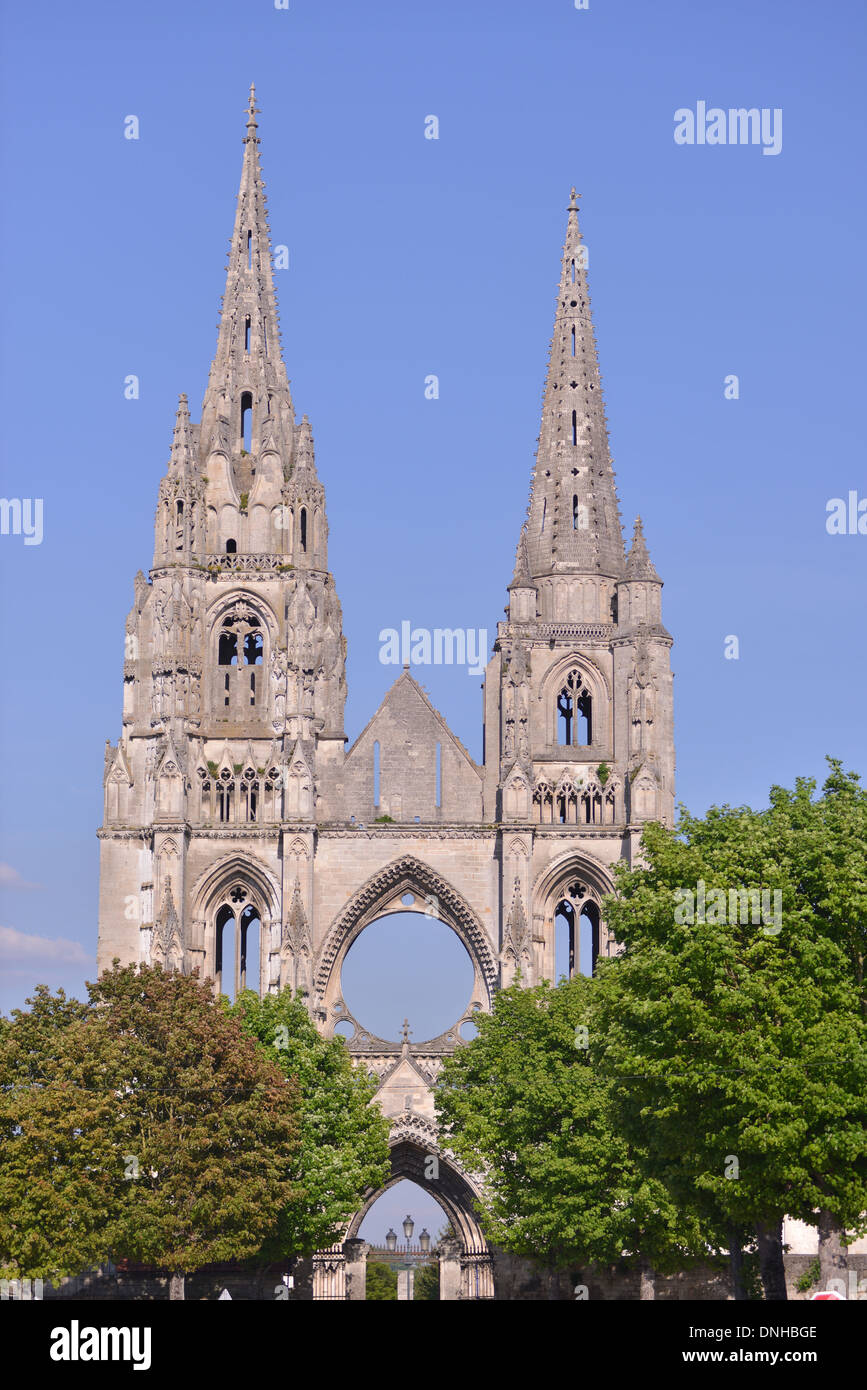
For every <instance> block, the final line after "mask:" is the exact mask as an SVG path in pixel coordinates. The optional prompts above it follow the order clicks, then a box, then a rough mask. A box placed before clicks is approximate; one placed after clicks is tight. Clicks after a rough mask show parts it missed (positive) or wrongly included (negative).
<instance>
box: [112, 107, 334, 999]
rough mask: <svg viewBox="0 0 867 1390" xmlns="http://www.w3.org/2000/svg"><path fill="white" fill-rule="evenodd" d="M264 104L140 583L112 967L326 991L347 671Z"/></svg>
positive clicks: (129, 640)
mask: <svg viewBox="0 0 867 1390" xmlns="http://www.w3.org/2000/svg"><path fill="white" fill-rule="evenodd" d="M256 110H257V108H256V106H255V93H254V90H253V89H252V88H251V92H250V102H249V108H248V113H247V131H246V135H245V137H244V161H243V168H242V172H241V187H240V191H239V193H238V203H237V211H236V214H235V227H234V231H233V234H232V241H231V245H230V248H229V264H228V273H227V278H226V291H225V295H224V298H223V306H222V314H221V321H220V328H219V337H218V340H217V351H216V354H215V357H214V361H213V364H212V366H211V371H210V376H209V379H208V386H207V390H206V392H205V398H204V402H203V405H202V420H201V424H200V425H194V424H193V423H192V422H191V420H190V414H189V410H188V408H187V400H186V397H185V396H181V398H180V404H179V406H178V413H177V420H176V423H175V430H174V438H173V441H172V449H171V456H170V458H169V463H168V469H167V472H166V476H165V477H164V478H163V480H162V482H161V483H160V488H159V500H158V503H157V513H156V539H155V545H154V562H153V569H152V571H151V582H150V583H148V582H147V581H146V580H145V578H144V576H143V575H142V574H141V573H140V572H139V574H138V575H137V576H136V580H135V601H134V603H133V607H132V610H131V612H130V614H129V617H128V619H127V625H126V649H125V661H124V706H123V733H122V736H121V739H120V741H119V743H118V745H117V747H112V746H111V745H109V746H108V747H107V749H106V776H105V823H104V827H103V830H102V831H101V832H100V834H101V836H102V857H101V893H100V922H99V965H100V968H102V967H104V966H105V965H106V964H108V963H109V962H110V960H111V958H112V956H114V955H120V956H121V958H122V959H142V960H148V961H152V962H156V961H162V962H164V963H167V964H173V965H177V966H183V967H184V968H186V969H188V970H191V969H193V968H195V967H196V966H198V967H200V970H201V973H202V975H210V974H213V975H214V976H215V977H216V978H217V980H218V981H219V982H220V983H221V984H222V985H223V986H224V987H228V986H229V985H230V983H231V980H232V977H233V979H234V986H235V987H236V988H237V987H239V986H241V985H242V984H246V985H247V986H248V987H251V988H256V989H259V990H262V991H267V990H269V989H275V988H279V987H280V986H282V985H284V984H286V983H289V984H290V985H292V986H295V987H305V988H309V986H310V982H311V980H310V972H311V966H312V939H311V935H310V912H311V906H310V905H311V898H312V866H313V834H314V820H315V813H314V807H317V806H318V810H319V814H320V815H321V814H323V813H324V812H326V811H327V810H328V808H329V797H330V795H331V794H332V793H333V794H335V795H336V794H338V792H339V785H340V768H341V764H342V761H343V746H344V733H343V710H344V704H345V699H346V682H345V675H344V657H345V641H344V638H343V632H342V625H341V611H340V603H339V601H338V598H337V593H336V591H335V587H334V580H333V577H332V576H331V574H330V573H329V571H328V555H327V542H328V526H327V521H326V516H325V492H324V489H323V487H322V484H321V483H320V481H319V479H318V477H317V474H316V465H315V462H314V455H313V437H312V434H311V430H310V425H309V423H308V421H307V419H306V417H305V418H303V419H302V420H301V422H300V423H298V422H296V419H295V412H294V409H293V405H292V396H291V392H290V389H289V381H288V378H287V375H286V368H285V366H284V363H283V358H282V355H281V347H280V334H279V327H278V322H277V303H276V296H275V293H274V284H273V277H272V268H271V247H270V238H269V231H268V220H267V216H266V211H265V194H264V191H263V190H264V184H263V182H262V176H261V172H260V168H259V140H258V136H257V124H256ZM317 783H319V784H320V785H319V787H318V789H317ZM287 823H290V824H292V826H293V830H292V833H291V835H284V834H282V833H281V828H280V827H281V826H284V825H286V824H287ZM227 924H231V925H232V927H233V931H232V932H231V936H232V940H233V949H232V950H231V952H229V951H228V950H227V951H226V953H225V954H226V956H227V957H228V956H229V955H230V954H231V956H232V958H231V959H228V958H225V959H224V951H223V938H224V935H225V931H224V929H225V927H226V926H227ZM135 937H138V940H137V941H136V940H135ZM254 939H255V943H256V946H257V948H258V949H257V950H256V951H255V952H254V951H253V949H252V947H253V942H254ZM256 955H258V966H257V971H258V973H257V974H256V975H255V977H254V976H253V975H251V973H250V971H249V970H248V961H249V960H250V959H251V958H252V957H254V956H256ZM227 972H229V973H228V974H227Z"/></svg>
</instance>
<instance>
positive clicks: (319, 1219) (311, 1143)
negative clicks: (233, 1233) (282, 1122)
mask: <svg viewBox="0 0 867 1390" xmlns="http://www.w3.org/2000/svg"><path fill="white" fill-rule="evenodd" d="M228 1012H229V1015H230V1016H231V1017H233V1018H236V1019H237V1020H238V1021H239V1022H240V1023H241V1024H242V1026H243V1027H244V1029H245V1030H246V1032H247V1033H248V1034H249V1035H250V1036H251V1037H253V1038H255V1040H256V1042H257V1043H258V1045H259V1047H260V1048H261V1049H263V1051H264V1052H265V1054H266V1055H267V1056H268V1058H269V1059H270V1060H271V1061H273V1062H274V1063H276V1064H277V1065H278V1066H279V1067H280V1068H281V1070H282V1072H283V1074H284V1075H285V1076H287V1077H292V1078H294V1079H295V1080H296V1081H297V1083H298V1088H299V1095H300V1115H299V1118H300V1145H299V1148H298V1151H297V1154H296V1155H295V1157H294V1159H293V1163H292V1170H291V1171H292V1176H293V1178H294V1180H295V1184H296V1187H297V1195H296V1197H295V1198H294V1199H293V1200H292V1201H291V1202H289V1203H287V1204H286V1206H285V1207H284V1208H283V1210H282V1211H281V1212H280V1213H279V1217H278V1221H277V1225H276V1227H275V1230H274V1232H273V1233H272V1235H271V1236H270V1237H269V1240H268V1241H267V1243H266V1245H265V1247H264V1249H263V1256H264V1257H266V1258H269V1259H275V1258H278V1257H279V1256H283V1255H290V1256H299V1255H307V1254H310V1253H311V1252H312V1251H313V1250H318V1249H322V1248H323V1247H325V1246H328V1245H330V1244H332V1242H333V1241H334V1240H336V1239H337V1238H338V1237H339V1235H340V1233H341V1231H342V1229H343V1227H344V1226H345V1225H346V1222H347V1221H348V1220H349V1218H350V1217H351V1216H352V1214H353V1212H355V1211H357V1210H358V1208H359V1207H360V1206H361V1205H362V1202H363V1199H364V1197H365V1196H366V1195H367V1194H368V1193H369V1192H370V1191H371V1190H373V1189H376V1188H380V1187H382V1186H383V1185H384V1184H385V1183H386V1182H387V1181H388V1178H389V1176H390V1173H391V1167H390V1162H389V1148H388V1136H389V1122H388V1120H387V1119H386V1118H385V1116H384V1115H383V1114H382V1112H381V1110H380V1109H379V1106H378V1105H376V1104H375V1103H373V1097H374V1095H375V1094H376V1090H377V1085H376V1083H375V1082H372V1081H371V1080H370V1079H369V1078H368V1076H367V1075H366V1073H365V1072H364V1070H363V1068H360V1067H354V1066H353V1065H352V1059H351V1057H350V1055H349V1052H348V1051H347V1049H346V1044H345V1043H344V1042H343V1039H342V1038H330V1039H325V1038H322V1037H321V1036H320V1035H319V1033H318V1032H317V1031H316V1028H315V1027H314V1025H313V1023H312V1021H311V1019H310V1015H309V1014H308V1012H307V1009H306V1008H305V1006H304V1004H303V1002H302V1000H301V999H300V998H299V997H297V996H296V997H295V998H293V997H292V993H291V991H290V990H283V991H282V992H281V993H280V994H268V995H266V996H265V997H264V998H263V999H260V998H259V997H258V995H256V994H254V993H252V992H251V991H246V992H245V993H243V994H241V995H240V996H239V998H238V1001H237V1003H236V1004H234V1005H232V1006H230V1007H229V1009H228Z"/></svg>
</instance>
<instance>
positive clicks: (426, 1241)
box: [418, 1230, 430, 1254]
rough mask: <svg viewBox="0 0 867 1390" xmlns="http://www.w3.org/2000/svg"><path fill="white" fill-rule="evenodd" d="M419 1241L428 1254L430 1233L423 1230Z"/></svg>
mask: <svg viewBox="0 0 867 1390" xmlns="http://www.w3.org/2000/svg"><path fill="white" fill-rule="evenodd" d="M418 1243H419V1245H420V1246H421V1248H422V1250H423V1251H424V1252H425V1254H427V1252H428V1250H430V1233H429V1232H428V1231H427V1230H424V1231H422V1233H421V1235H420V1236H419V1238H418Z"/></svg>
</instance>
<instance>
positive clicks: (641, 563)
mask: <svg viewBox="0 0 867 1390" xmlns="http://www.w3.org/2000/svg"><path fill="white" fill-rule="evenodd" d="M626 578H627V579H649V580H652V582H653V583H655V584H661V583H662V581H661V579H660V577H659V575H658V574H657V572H656V569H655V567H654V564H653V561H652V560H651V558H650V551H649V550H648V549H647V541H646V540H645V539H644V526H643V525H642V521H641V517H640V516H637V517H636V518H635V531H634V533H633V536H632V548H631V549H630V551H629V556H628V558H627V561H626Z"/></svg>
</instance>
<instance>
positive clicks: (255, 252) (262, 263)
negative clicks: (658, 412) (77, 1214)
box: [98, 93, 674, 1297]
mask: <svg viewBox="0 0 867 1390" xmlns="http://www.w3.org/2000/svg"><path fill="white" fill-rule="evenodd" d="M515 530H516V534H517V535H518V541H517V555H516V562H515V569H514V574H513V576H512V578H511V582H510V583H509V584H508V592H509V600H508V608H507V610H506V613H507V616H506V619H505V621H502V622H500V623H499V624H498V627H497V637H496V641H495V643H494V649H493V653H492V655H491V658H490V661H489V663H488V666H487V671H486V676H485V695H484V743H483V747H484V754H483V762H482V763H481V764H478V763H476V762H474V760H473V759H472V758H471V757H470V755H469V753H468V752H467V750H466V749H465V748H464V746H463V745H462V743H461V742H460V740H459V739H458V738H457V736H456V735H455V734H454V733H452V731H451V730H450V729H449V727H448V725H447V723H446V721H445V719H444V718H443V716H442V715H441V714H440V713H439V711H437V710H436V709H435V708H434V707H433V706H432V704H431V702H430V700H429V699H428V697H427V695H426V693H425V691H424V690H423V689H422V687H421V686H420V685H419V684H418V683H417V681H416V680H415V678H414V676H413V674H412V672H411V670H410V669H407V668H404V670H403V671H402V673H401V674H400V676H399V677H398V679H397V680H396V681H395V683H394V685H393V686H392V687H391V689H390V690H389V691H388V692H387V693H386V695H385V697H384V699H383V701H382V703H381V705H380V707H379V709H378V710H377V711H376V712H375V714H374V715H373V717H372V718H371V719H370V721H369V722H368V724H367V725H366V727H365V728H364V729H363V730H362V731H361V732H360V733H359V734H358V735H357V737H355V738H354V740H353V741H352V742H350V741H349V738H348V737H347V734H346V731H345V728H344V706H345V701H346V639H345V637H344V635H343V629H342V619H341V608H340V600H339V597H338V593H337V588H336V585H335V581H334V577H333V575H332V574H331V572H330V570H329V568H328V524H327V518H326V507H325V491H324V488H323V485H322V483H321V482H320V480H319V477H318V473H317V468H316V463H315V458H314V447H313V435H312V431H311V427H310V424H309V422H308V420H307V417H306V416H304V417H302V418H301V420H300V421H299V420H298V419H297V418H296V415H295V410H294V406H293V402H292V397H291V394H290V389H289V381H288V378H287V374H286V368H285V366H284V363H283V359H282V354H281V344H280V335H279V327H278V318H277V304H276V298H275V293H274V283H273V271H272V254H271V247H270V240H269V231H268V223H267V216H266V210H265V196H264V192H263V184H262V178H261V173H260V166H259V140H258V135H257V123H256V107H255V100H254V95H253V94H252V93H251V99H250V105H249V110H248V117H247V130H246V137H245V140H244V159H243V169H242V174H241V186H240V191H239V195H238V203H237V211H236V216H235V227H234V232H233V235H232V241H231V248H230V254H229V266H228V276H227V282H226V291H225V296H224V299H223V307H222V315H221V322H220V328H219V337H218V342H217V350H216V355H215V357H214V361H213V364H212V366H211V371H210V377H209V380H208V385H207V390H206V392H205V398H204V402H203V405H202V414H201V422H200V423H198V424H196V423H193V421H192V420H191V418H190V412H189V408H188V405H187V400H186V397H184V396H182V397H181V399H180V404H179V407H178V412H177V419H176V423H175V428H174V436H173V440H172V448H171V456H170V458H169V462H168V467H167V471H166V474H165V476H164V478H163V479H162V481H161V482H160V485H159V495H158V502H157V511H156V527H155V544H154V558H153V565H152V568H151V571H150V578H149V579H147V578H145V576H144V575H143V574H142V573H141V572H139V573H138V574H137V575H136V578H135V581H134V582H135V597H134V602H133V606H132V609H131V611H130V614H129V617H128V619H127V623H126V637H125V650H124V672H123V675H124V696H123V724H122V730H121V734H120V738H119V739H118V742H117V744H116V745H112V744H108V745H107V747H106V754H105V775H104V782H105V814H104V822H103V826H102V828H101V829H100V831H99V837H100V841H101V877H100V913H99V948H98V964H99V968H100V969H103V968H105V967H106V966H108V965H110V963H111V960H112V958H113V957H115V956H119V957H120V959H121V960H122V961H124V962H129V961H146V962H152V963H156V962H161V963H163V964H164V965H166V966H168V967H171V968H175V969H179V970H184V971H187V972H191V971H194V970H197V971H198V972H199V974H200V975H201V976H202V977H209V978H212V979H213V980H214V981H215V983H216V987H217V988H222V989H223V990H224V991H226V992H233V991H234V990H237V989H239V988H241V987H246V988H253V989H257V990H259V991H260V992H262V993H264V992H267V991H275V990H279V989H282V988H284V987H291V988H292V989H293V990H302V991H304V993H305V995H306V998H307V1002H308V1006H309V1008H310V1010H311V1012H312V1014H313V1017H314V1018H315V1020H316V1022H317V1025H318V1027H319V1028H320V1030H321V1031H322V1032H323V1033H325V1034H327V1035H330V1034H331V1033H332V1032H333V1031H334V1029H335V1028H336V1027H338V1025H343V1026H342V1027H341V1032H343V1033H344V1034H345V1035H347V1041H348V1045H349V1047H350V1050H351V1051H352V1053H353V1055H354V1056H355V1057H356V1058H357V1059H358V1060H359V1064H362V1065H364V1066H365V1067H366V1069H367V1070H368V1071H369V1072H371V1073H375V1074H376V1076H377V1077H378V1078H379V1080H380V1082H381V1089H380V1092H379V1101H380V1103H381V1104H382V1106H383V1108H384V1110H385V1112H386V1113H387V1114H388V1115H390V1116H391V1117H392V1119H393V1130H392V1140H393V1169H394V1180H395V1181H396V1180H397V1179H398V1178H399V1177H401V1176H406V1177H411V1178H415V1179H416V1180H418V1181H423V1180H424V1173H425V1163H426V1159H427V1157H429V1156H430V1155H435V1156H437V1155H439V1157H441V1158H442V1164H441V1165H440V1171H441V1177H440V1179H439V1182H440V1186H439V1187H438V1189H437V1191H436V1193H435V1195H436V1196H437V1197H439V1198H440V1200H441V1202H442V1205H443V1206H444V1208H445V1209H446V1211H447V1212H448V1214H449V1216H450V1219H451V1221H452V1224H453V1226H454V1229H455V1231H456V1232H457V1235H458V1244H459V1248H458V1249H457V1250H456V1252H455V1257H454V1258H455V1265H454V1270H453V1271H452V1274H453V1285H454V1289H455V1293H454V1295H453V1296H458V1294H460V1296H463V1297H485V1296H490V1295H491V1292H492V1289H493V1285H492V1274H491V1262H490V1252H488V1250H487V1247H486V1245H485V1242H484V1238H483V1236H482V1235H481V1233H480V1231H479V1229H478V1225H477V1222H476V1219H475V1217H474V1215H473V1213H472V1201H471V1197H472V1193H473V1190H474V1188H473V1181H472V1179H471V1178H469V1177H468V1176H467V1175H465V1174H461V1173H460V1172H459V1170H458V1169H457V1168H456V1166H455V1165H453V1164H452V1163H451V1162H450V1161H449V1159H448V1156H447V1155H440V1151H439V1148H438V1144H437V1135H436V1127H435V1123H434V1111H433V1103H432V1098H431V1094H430V1084H431V1082H432V1080H433V1079H434V1077H435V1076H436V1073H437V1070H438V1068H439V1066H440V1065H441V1060H442V1058H443V1056H444V1055H446V1054H447V1053H449V1052H450V1051H452V1050H454V1048H455V1047H456V1046H459V1045H460V1041H461V1036H462V1031H461V1030H462V1028H463V1030H464V1035H465V1034H466V1028H465V1027H464V1025H466V1024H467V1023H468V1021H469V1019H470V1018H471V1016H472V1014H473V1012H474V1011H476V1010H477V1009H489V1008H490V1006H491V1003H492V999H493V995H494V992H495V991H496V990H497V988H498V987H500V986H502V985H505V984H508V983H509V982H510V981H511V980H512V979H513V978H514V976H515V974H516V972H517V971H519V970H520V972H521V977H522V979H523V981H525V982H527V983H534V982H536V981H538V980H540V979H542V978H548V979H552V978H554V974H555V954H554V953H555V932H556V930H558V929H559V930H561V931H564V932H566V933H568V937H569V941H570V960H571V968H573V969H575V970H577V969H579V967H580V968H582V969H589V968H590V965H591V962H590V961H589V960H588V959H586V958H585V959H579V956H580V945H581V943H582V942H585V943H587V942H591V941H592V955H593V959H595V957H596V956H597V955H598V954H599V953H601V954H603V955H606V954H609V953H610V952H611V951H612V949H613V947H612V942H611V940H610V938H609V935H608V933H607V931H606V927H605V921H604V916H603V914H602V911H601V904H602V899H603V896H604V894H605V893H606V892H608V891H609V890H610V888H611V886H612V873H611V870H612V866H613V865H614V864H615V863H616V862H617V861H619V860H621V859H626V860H627V861H631V859H632V857H633V855H634V854H635V852H636V849H637V845H638V840H639V838H640V834H641V827H642V823H643V822H644V821H646V820H649V819H657V820H662V821H664V822H667V823H671V820H672V817H673V807H674V800H673V797H674V741H673V725H672V677H671V671H670V665H669V654H670V648H671V645H672V641H671V637H670V636H669V634H668V632H667V631H666V629H665V627H664V626H663V623H662V615H661V605H660V596H661V589H662V582H661V580H660V578H659V575H658V574H657V572H656V570H655V569H654V566H653V564H652V562H651V559H650V556H649V554H648V550H647V546H646V544H645V540H644V535H643V532H642V527H641V523H640V521H637V522H636V524H635V531H634V535H633V538H632V541H631V545H630V547H629V549H628V551H627V550H626V549H625V547H624V541H623V535H622V531H621V523H620V515H619V509H618V501H617V494H616V489H615V481H614V472H613V468H612V464H611V458H610V454H609V446H608V435H607V426H606V417H605V412H604V407H603V400H602V389H601V378H600V373H599V366H598V361H597V353H596V345H595V339H594V333H593V326H592V321H591V315H590V298H589V294H588V289H587V275H586V266H585V256H584V250H583V246H582V240H581V232H580V230H579V225H578V210H577V202H576V199H575V196H574V191H573V197H572V200H571V202H570V204H569V209H568V221H567V228H566V241H565V246H564V251H563V258H562V266H561V272H560V282H559V288H558V291H557V301H556V310H555V319H554V333H553V341H552V345H551V352H550V359H549V364H548V374H547V383H546V388H545V396H544V405H543V412H542V422H541V431H540V438H539V445H538V451H537V455H536V462H535V470H534V474H533V480H532V487H531V495H530V501H529V506H528V509H527V513H526V517H525V519H524V520H523V523H522V524H519V519H518V518H516V527H515ZM507 577H508V576H504V578H507ZM395 911H399V912H407V911H409V912H422V913H426V914H428V915H432V916H434V917H437V918H438V919H439V920H441V921H443V922H445V923H447V924H448V925H449V926H450V927H451V928H453V930H454V931H455V932H457V934H458V935H459V936H460V938H461V940H462V942H463V943H464V945H465V947H466V949H467V951H468V953H469V955H470V958H471V960H472V962H473V967H474V976H475V978H474V985H473V991H472V998H471V1000H470V1001H469V1004H468V1007H467V1012H466V1015H465V1016H464V1017H462V1018H459V1019H456V1020H455V1022H454V1026H453V1027H452V1028H451V1029H450V1030H449V1031H448V1032H446V1033H445V1034H443V1035H442V1036H440V1037H437V1038H432V1039H427V1040H421V1039H416V1040H412V1041H410V1040H409V1038H408V1037H406V1036H405V1037H404V1038H403V1039H402V1040H401V1041H397V1042H390V1041H387V1040H384V1039H381V1038H377V1037H374V1036H372V1035H371V1034H370V1033H369V1032H367V1031H366V1030H365V1028H364V1020H363V1019H355V1018H353V1017H352V1016H351V1015H350V1013H349V1011H348V1009H347V1007H346V1004H345V1002H344V1000H343V998H342V992H341V966H342V963H343V960H344V958H345V956H346V953H347V951H348V950H349V947H350V946H351V944H352V942H353V941H354V940H355V938H356V937H357V936H358V935H359V933H360V932H362V931H363V930H364V928H365V927H366V926H368V925H369V924H370V923H371V922H373V921H374V920H376V919H377V918H379V917H382V916H385V915H387V914H389V913H393V912H395ZM558 924H559V928H558ZM429 1167H430V1165H428V1168H429ZM376 1195H378V1194H376ZM372 1200H373V1197H372V1198H371V1201H372ZM363 1214H364V1213H363V1212H361V1213H359V1214H358V1216H357V1217H356V1219H355V1220H354V1221H353V1223H352V1225H351V1226H350V1228H349V1229H348V1231H347V1240H346V1243H345V1247H342V1248H340V1249H337V1248H336V1249H335V1251H332V1252H324V1253H323V1256H322V1257H321V1258H319V1257H317V1258H318V1259H319V1265H318V1273H317V1278H318V1280H319V1284H318V1286H317V1287H318V1288H319V1289H320V1291H323V1290H324V1291H325V1292H324V1293H323V1294H322V1296H335V1295H334V1293H333V1290H334V1289H337V1290H338V1293H337V1295H336V1296H343V1294H342V1293H341V1292H339V1291H340V1290H343V1289H345V1288H346V1287H350V1286H351V1285H352V1279H351V1278H349V1280H348V1281H347V1273H349V1274H350V1275H351V1274H352V1272H353V1270H355V1272H356V1275H357V1272H358V1261H359V1256H358V1249H359V1247H360V1246H361V1242H359V1241H358V1240H356V1239H355V1237H356V1235H357V1231H358V1226H359V1225H360V1221H361V1218H362V1216H363ZM452 1274H450V1275H449V1276H448V1278H446V1281H445V1283H444V1288H445V1287H447V1286H450V1285H449V1279H451V1278H452ZM362 1283H363V1280H362ZM355 1287H356V1290H357V1288H358V1278H356V1284H355ZM329 1290H331V1291H332V1292H330V1293H329ZM355 1296H357V1293H356V1295H355Z"/></svg>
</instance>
